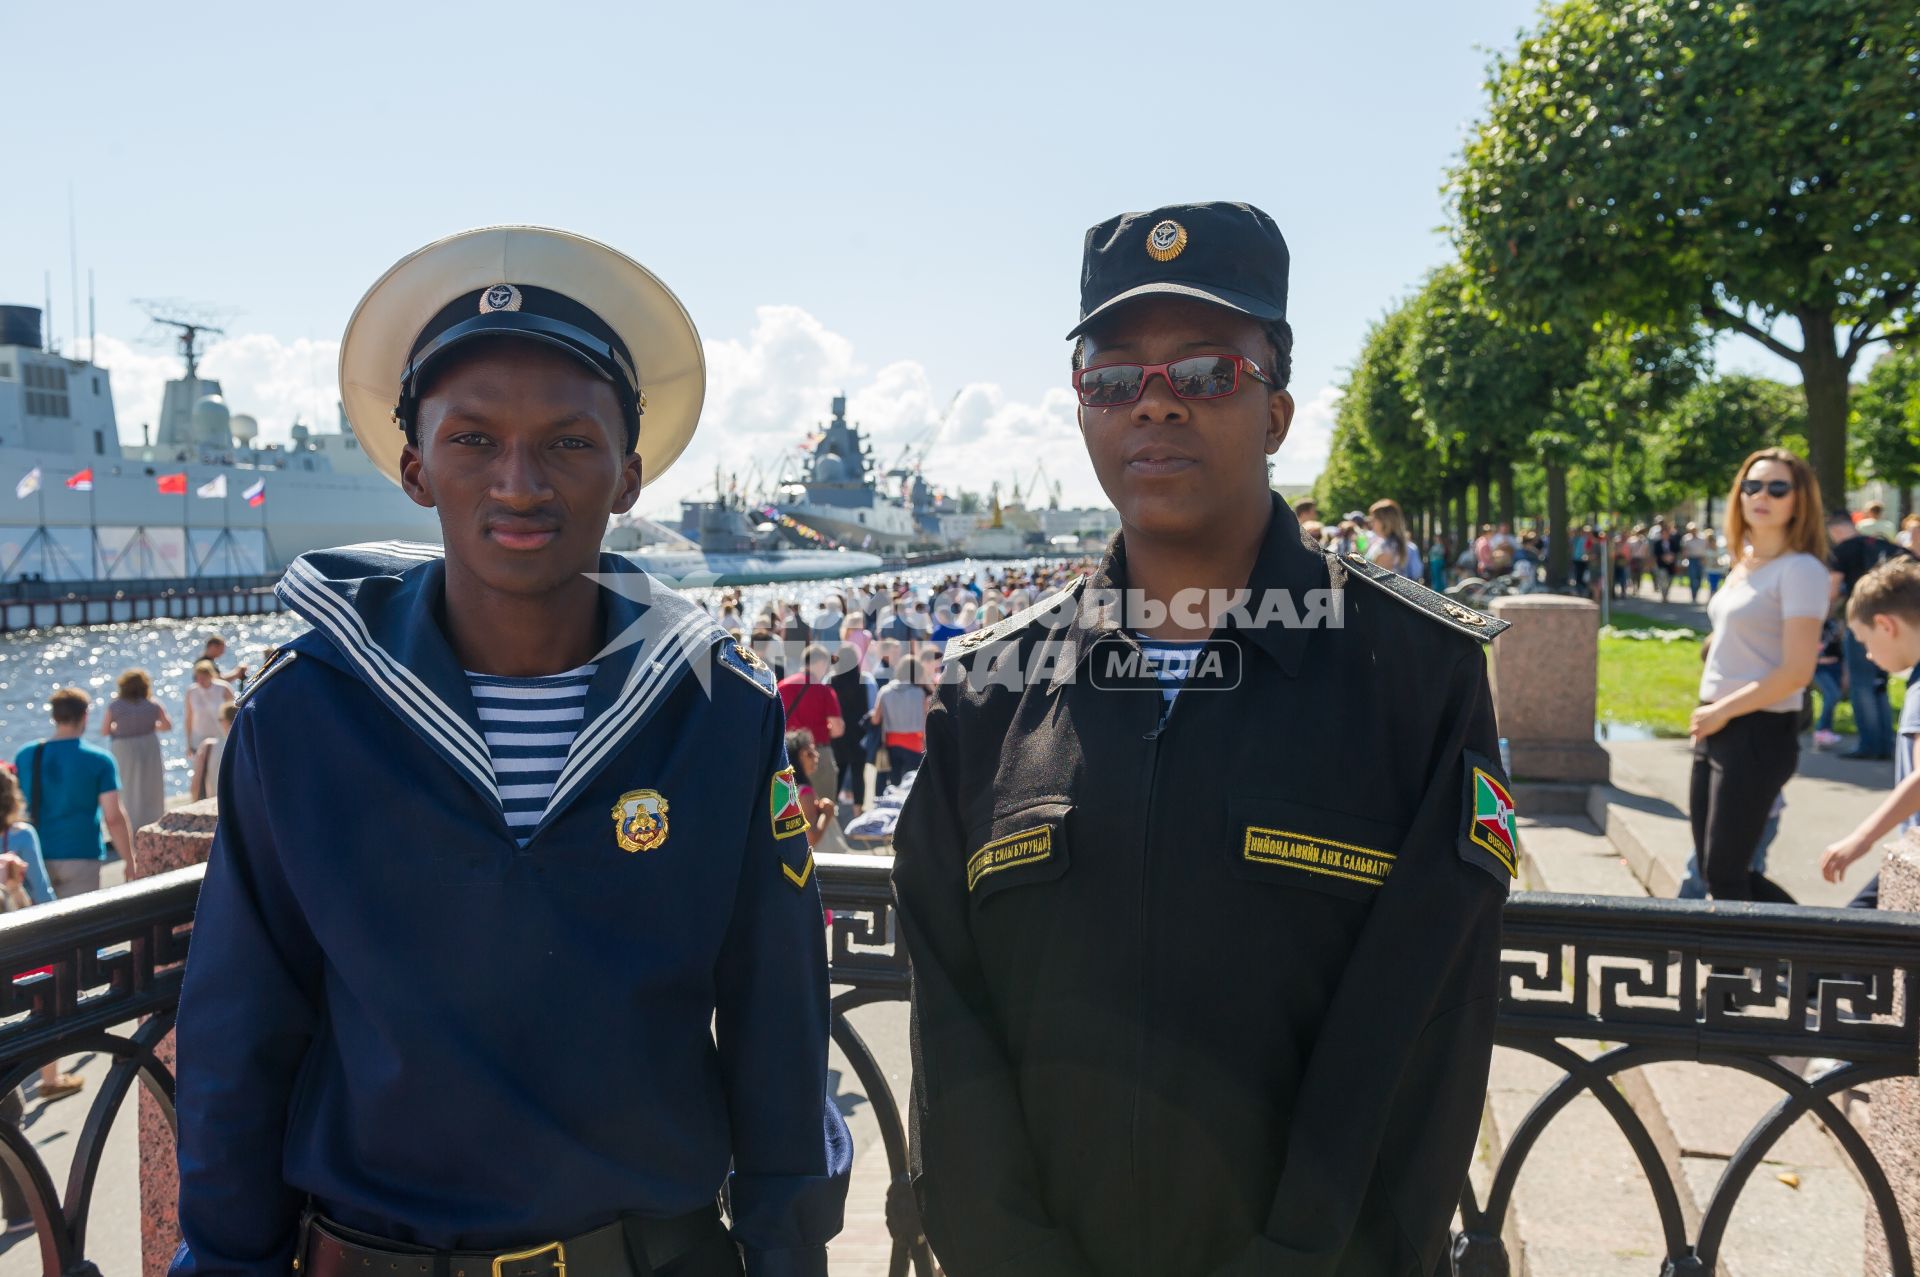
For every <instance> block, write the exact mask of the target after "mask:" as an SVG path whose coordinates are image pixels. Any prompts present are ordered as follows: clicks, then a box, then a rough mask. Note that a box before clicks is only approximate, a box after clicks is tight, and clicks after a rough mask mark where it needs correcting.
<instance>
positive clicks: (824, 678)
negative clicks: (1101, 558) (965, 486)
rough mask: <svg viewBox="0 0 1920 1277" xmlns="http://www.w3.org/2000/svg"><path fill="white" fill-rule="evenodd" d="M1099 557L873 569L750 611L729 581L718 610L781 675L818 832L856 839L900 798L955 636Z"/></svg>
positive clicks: (825, 838) (791, 735)
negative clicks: (967, 569) (913, 576)
mask: <svg viewBox="0 0 1920 1277" xmlns="http://www.w3.org/2000/svg"><path fill="white" fill-rule="evenodd" d="M1091 567H1092V564H1091V563H1090V562H1088V561H1086V560H1079V561H1072V562H1069V561H1059V562H1053V561H1048V562H1038V563H1031V564H1016V565H1009V566H1004V567H999V568H989V569H986V570H983V571H982V572H981V573H979V574H978V575H976V576H973V577H965V576H962V575H960V574H957V573H955V574H949V575H947V576H945V577H943V578H941V579H939V580H937V581H934V582H932V583H929V584H923V585H920V586H915V585H914V584H913V583H911V582H909V581H907V580H906V579H905V578H903V577H896V578H894V579H892V580H891V581H888V580H884V579H880V578H875V579H872V580H869V581H866V582H863V583H860V584H857V585H854V586H852V587H848V588H834V589H832V590H829V591H827V592H826V593H825V594H824V595H823V596H822V597H819V598H817V599H812V600H806V601H803V600H802V599H800V598H796V597H787V598H778V599H774V600H772V601H770V602H768V603H766V604H765V605H763V606H761V607H759V608H758V609H757V610H751V611H750V610H749V609H748V608H747V607H746V605H745V602H744V600H743V597H742V593H741V591H740V590H738V589H727V590H723V591H721V592H720V594H719V595H718V597H717V598H715V599H714V600H713V601H712V602H710V603H709V604H708V608H709V610H710V611H711V612H712V613H713V614H714V616H715V617H716V618H717V619H718V620H719V622H720V624H721V625H722V626H723V627H724V628H725V629H726V630H727V631H728V632H729V633H731V634H732V635H733V636H734V638H735V639H737V640H739V641H740V642H741V643H742V644H744V645H745V646H747V647H748V648H749V649H750V650H751V651H752V652H753V653H754V655H755V656H757V657H758V658H759V659H760V660H762V661H763V662H765V663H766V665H767V666H768V668H769V669H771V670H772V672H773V675H774V678H775V679H776V680H777V682H778V685H779V692H780V701H781V705H782V707H783V708H784V709H785V711H786V721H787V729H788V730H787V754H788V757H789V758H790V759H791V760H792V762H793V765H794V767H795V769H796V772H797V773H798V776H799V778H800V780H801V793H800V806H801V810H802V813H803V814H804V815H806V817H807V818H808V822H809V828H808V838H809V840H810V841H811V842H812V843H813V844H814V845H816V846H818V845H820V844H822V843H825V845H826V849H827V850H847V849H850V847H851V846H853V845H855V844H851V843H849V842H847V827H848V826H849V825H850V824H851V823H852V822H853V821H854V819H855V818H856V817H858V816H859V815H860V814H861V813H862V812H863V811H866V810H867V809H868V808H869V807H870V806H872V805H873V804H875V803H876V802H879V801H882V800H883V799H884V800H885V801H886V802H887V803H888V804H889V806H890V808H891V809H893V810H897V809H898V805H899V802H900V800H901V796H902V794H903V792H904V790H905V788H906V786H907V784H908V783H910V778H911V777H912V775H913V773H914V771H915V770H916V769H917V768H918V767H919V765H920V760H921V757H922V755H923V754H924V753H925V751H926V721H927V707H928V705H929V703H930V702H931V700H932V696H933V688H934V685H935V682H936V680H937V679H938V676H939V668H940V659H941V655H942V653H944V651H945V650H946V645H947V643H948V642H949V641H950V640H952V639H954V638H956V637H958V636H960V635H962V634H970V633H972V632H974V631H975V630H979V629H982V628H984V627H985V626H989V625H992V624H994V623H995V622H996V621H1000V620H1002V619H1004V618H1006V617H1008V616H1012V615H1013V614H1014V613H1016V612H1019V611H1021V610H1023V609H1025V608H1028V607H1031V606H1032V605H1033V604H1035V603H1037V602H1039V601H1040V600H1041V599H1043V598H1045V597H1046V596H1047V595H1049V594H1051V593H1053V592H1054V591H1056V590H1058V589H1060V588H1061V587H1062V586H1064V585H1065V584H1067V582H1069V581H1071V580H1072V579H1073V578H1074V577H1076V576H1080V575H1084V574H1085V573H1086V572H1087V571H1089V570H1090V569H1091ZM869 767H871V768H872V769H873V784H872V787H871V790H870V789H869V786H868V776H867V771H868V768H869ZM889 791H892V795H891V797H886V796H887V795H888V794H889ZM857 836H858V835H857V834H856V837H857Z"/></svg>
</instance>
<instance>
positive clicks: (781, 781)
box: [768, 767, 807, 838]
mask: <svg viewBox="0 0 1920 1277" xmlns="http://www.w3.org/2000/svg"><path fill="white" fill-rule="evenodd" d="M768 806H769V807H770V808H771V809H772V811H773V836H774V837H775V838H791V837H793V836H794V835H795V834H804V833H806V832H807V818H806V816H805V815H804V814H803V813H802V812H801V810H800V782H799V781H798V780H796V779H795V778H794V774H793V768H791V767H782V768H781V769H780V770H779V771H777V772H775V773H774V774H773V792H772V794H771V796H770V797H769V798H768Z"/></svg>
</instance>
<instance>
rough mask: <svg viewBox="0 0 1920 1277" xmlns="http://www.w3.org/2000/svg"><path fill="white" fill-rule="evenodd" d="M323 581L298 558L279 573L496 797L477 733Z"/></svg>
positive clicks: (318, 620) (351, 654) (368, 672)
mask: <svg viewBox="0 0 1920 1277" xmlns="http://www.w3.org/2000/svg"><path fill="white" fill-rule="evenodd" d="M325 581H326V578H324V577H322V576H321V575H320V574H319V573H318V572H317V571H316V570H315V569H313V568H311V567H309V566H308V565H307V564H306V563H304V562H303V561H301V560H299V559H295V560H294V561H293V564H292V565H291V566H290V567H289V568H288V569H287V572H286V575H285V576H283V577H282V578H281V584H282V585H283V586H284V587H285V588H286V590H287V592H288V593H289V594H291V595H292V596H294V598H296V599H297V600H299V601H301V602H304V603H306V604H307V605H308V607H309V608H310V609H311V610H312V612H313V614H314V615H313V619H314V622H315V624H317V625H318V626H319V627H320V628H321V629H322V630H324V631H325V632H326V634H327V636H328V637H329V638H331V639H332V640H333V641H334V643H335V645H336V646H338V647H339V648H340V650H341V652H342V653H344V654H345V655H346V656H347V658H348V659H349V660H351V661H353V662H354V664H356V665H358V666H359V667H360V670H361V672H362V673H363V674H364V675H365V676H366V677H367V679H368V681H369V682H371V683H373V684H374V685H375V686H376V687H378V688H379V689H381V690H383V691H384V692H385V693H386V694H387V698H388V700H389V701H390V702H391V703H392V704H393V706H394V708H395V709H396V710H398V711H399V712H401V713H403V714H406V715H407V716H408V717H410V718H412V719H413V720H414V721H415V722H416V723H418V724H419V725H420V726H421V728H422V729H423V730H424V731H425V732H426V734H427V736H428V738H429V739H430V740H433V741H436V742H437V743H439V744H440V745H441V746H442V747H443V748H444V749H446V751H447V752H448V753H449V754H451V755H452V756H453V758H454V760H455V761H456V762H458V763H459V764H460V765H461V766H463V767H464V768H466V770H467V771H468V772H470V773H471V774H472V775H473V778H474V779H475V780H477V781H479V782H480V788H481V789H482V790H483V791H484V792H486V793H489V794H492V795H493V796H494V800H495V801H496V802H498V801H499V789H498V786H497V785H496V783H495V781H494V776H493V759H492V756H491V755H490V754H489V753H488V751H487V747H486V742H485V741H484V740H482V739H481V737H480V734H479V733H478V732H476V731H475V730H474V729H473V728H472V727H471V726H470V725H468V723H467V722H466V720H465V719H463V718H461V717H460V716H459V715H458V714H456V713H454V712H453V710H452V709H451V708H450V707H449V706H448V705H447V703H446V702H445V701H443V700H441V699H440V697H439V696H438V695H437V694H436V693H435V692H434V691H433V689H432V688H430V687H428V686H427V685H426V683H424V682H423V681H421V679H420V677H419V676H418V675H416V674H415V673H414V672H413V671H412V670H410V669H408V668H407V667H406V666H404V665H402V664H401V663H400V662H399V661H397V660H395V659H394V658H393V657H392V655H391V654H389V653H388V652H387V650H386V649H385V648H383V647H381V646H380V645H379V644H378V643H376V642H374V641H373V635H372V634H371V633H369V632H368V630H367V625H366V621H365V619H364V618H362V617H361V615H360V614H359V613H358V612H356V611H354V610H353V608H352V607H350V606H349V605H348V604H347V603H346V601H345V600H343V599H341V598H340V597H339V596H337V595H336V594H334V593H333V591H332V590H331V589H330V588H329V587H328V586H327V585H326V583H325Z"/></svg>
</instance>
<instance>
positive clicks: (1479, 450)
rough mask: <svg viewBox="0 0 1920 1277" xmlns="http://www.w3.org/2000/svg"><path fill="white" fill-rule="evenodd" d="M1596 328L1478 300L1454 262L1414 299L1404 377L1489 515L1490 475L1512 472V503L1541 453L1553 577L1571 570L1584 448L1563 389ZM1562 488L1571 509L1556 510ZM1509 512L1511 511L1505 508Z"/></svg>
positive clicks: (1441, 446)
mask: <svg viewBox="0 0 1920 1277" xmlns="http://www.w3.org/2000/svg"><path fill="white" fill-rule="evenodd" d="M1585 358H1586V335H1585V334H1584V333H1582V332H1580V331H1578V330H1560V331H1556V330H1554V329H1551V328H1549V327H1545V326H1538V325H1528V324H1522V323H1518V322H1515V321H1514V320H1511V319H1506V318H1502V317H1500V316H1499V315H1497V314H1495V313H1494V312H1492V311H1489V310H1487V309H1486V308H1484V307H1482V306H1480V305H1478V304H1477V303H1476V302H1475V300H1474V297H1473V292H1472V290H1471V289H1470V287H1469V285H1468V280H1467V275H1466V271H1465V270H1464V269H1463V268H1461V267H1459V266H1449V267H1444V268H1442V269H1440V270H1437V271H1435V272H1434V273H1433V274H1432V275H1430V276H1429V277H1428V279H1427V282H1426V285H1425V286H1424V287H1423V288H1422V289H1421V290H1420V292H1419V293H1418V294H1417V295H1416V296H1415V297H1414V298H1413V300H1412V302H1411V303H1410V313H1409V316H1408V321H1407V332H1406V338H1405V344H1404V345H1403V347H1402V349H1401V351H1400V376H1401V378H1402V379H1403V380H1404V382H1405V383H1406V385H1407V387H1408V388H1409V390H1410V392H1411V394H1412V397H1413V400H1414V402H1415V403H1416V404H1417V405H1418V407H1417V410H1416V411H1417V415H1418V418H1419V420H1420V421H1421V423H1422V425H1423V426H1424V427H1425V432H1426V435H1427V438H1428V439H1429V440H1430V441H1431V444H1432V451H1433V453H1434V454H1435V455H1436V456H1437V457H1438V458H1440V460H1441V463H1442V465H1443V466H1444V467H1445V469H1446V471H1447V472H1449V473H1453V474H1459V475H1467V474H1471V475H1473V476H1474V478H1475V481H1476V483H1477V484H1478V485H1479V488H1480V509H1479V511H1478V512H1477V513H1478V515H1479V518H1480V520H1481V521H1482V522H1485V521H1486V519H1487V487H1488V479H1489V476H1491V475H1493V474H1494V473H1496V472H1498V473H1499V474H1500V475H1502V476H1503V482H1502V484H1501V487H1502V489H1503V494H1502V495H1503V504H1504V503H1505V502H1510V501H1511V493H1512V491H1513V479H1512V472H1513V463H1514V461H1515V460H1516V458H1519V457H1526V458H1529V459H1537V460H1539V461H1540V462H1541V463H1542V464H1543V466H1544V467H1545V469H1546V472H1547V491H1548V505H1549V518H1550V519H1551V520H1552V522H1553V527H1552V533H1553V540H1552V546H1551V550H1550V556H1549V567H1548V571H1549V575H1550V576H1551V577H1552V579H1554V580H1559V579H1561V575H1562V574H1563V573H1564V571H1565V568H1566V545H1567V541H1566V534H1567V527H1566V511H1565V508H1564V504H1565V492H1566V486H1565V485H1566V472H1567V467H1568V466H1569V465H1571V464H1572V462H1573V459H1574V456H1575V449H1574V448H1572V447H1571V446H1569V445H1570V440H1569V438H1568V436H1569V434H1570V433H1571V432H1569V431H1568V430H1567V428H1566V427H1567V423H1566V422H1565V421H1564V420H1563V419H1562V418H1561V417H1559V416H1558V415H1557V407H1558V405H1557V401H1556V396H1557V395H1558V394H1559V393H1560V392H1561V390H1562V389H1563V388H1564V387H1566V386H1568V385H1571V384H1573V383H1574V382H1577V381H1578V380H1579V378H1580V377H1581V376H1582V375H1583V374H1584V368H1585ZM1556 493H1558V494H1559V497H1558V500H1559V503H1560V504H1561V506H1562V508H1561V509H1560V511H1559V512H1558V517H1557V518H1556V517H1554V514H1553V513H1552V509H1551V508H1552V506H1553V505H1554V504H1555V500H1556V498H1555V495H1554V494H1556ZM1502 514H1503V517H1508V518H1510V517H1511V511H1510V510H1507V509H1503V511H1502Z"/></svg>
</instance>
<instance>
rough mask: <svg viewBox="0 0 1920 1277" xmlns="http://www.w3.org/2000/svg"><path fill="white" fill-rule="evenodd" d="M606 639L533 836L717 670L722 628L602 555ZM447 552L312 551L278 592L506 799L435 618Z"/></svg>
mask: <svg viewBox="0 0 1920 1277" xmlns="http://www.w3.org/2000/svg"><path fill="white" fill-rule="evenodd" d="M596 579H597V580H598V581H599V583H600V584H601V586H602V588H603V589H604V590H605V595H604V596H603V597H604V600H605V606H606V618H607V628H606V634H607V642H606V645H605V647H604V648H603V649H602V650H601V652H600V653H599V655H598V656H596V657H595V658H594V659H595V661H596V663H597V665H598V668H597V669H596V670H595V672H594V676H593V681H592V682H591V684H589V686H588V689H587V703H586V719H585V722H584V724H583V725H582V727H581V729H580V732H579V735H577V736H576V737H575V738H574V741H573V744H572V746H571V748H570V749H569V750H568V752H567V760H566V763H565V765H564V766H563V767H562V769H561V771H560V774H559V776H558V777H557V779H556V780H555V783H554V788H553V794H552V797H551V798H549V799H548V802H547V806H546V809H545V811H543V812H542V813H541V817H540V822H539V824H537V825H536V826H535V827H534V828H533V829H532V830H530V831H527V832H528V836H529V837H532V836H537V835H538V834H539V832H540V830H542V829H544V828H545V827H546V826H547V825H548V824H549V823H550V822H551V821H552V820H553V819H554V818H555V817H556V816H557V815H559V813H560V812H562V811H563V810H564V809H565V808H566V805H567V804H568V802H570V801H571V800H572V799H573V798H574V797H576V796H577V795H578V794H579V793H580V791H581V790H582V789H583V788H584V787H585V786H586V785H587V784H588V783H589V782H591V781H592V780H593V778H594V777H595V776H596V775H597V774H598V773H599V772H600V771H601V769H602V768H604V767H605V766H606V764H607V763H608V762H610V761H611V760H612V759H613V758H614V757H615V756H616V755H617V754H618V753H619V752H620V750H621V749H622V748H623V747H624V746H625V745H626V744H627V742H629V741H630V740H632V739H633V737H634V736H635V735H636V734H637V733H638V732H639V731H640V729H641V728H642V727H643V726H644V725H645V724H646V722H647V719H648V718H649V716H650V715H651V714H652V713H653V711H654V710H655V709H656V708H657V707H658V706H659V705H660V704H661V703H662V701H663V700H664V698H665V696H666V694H667V693H668V692H669V691H670V690H671V689H672V688H673V687H675V686H677V685H678V684H679V682H680V680H681V679H682V678H684V677H685V676H686V675H688V674H694V675H695V676H696V677H698V678H700V679H702V680H703V682H704V681H705V680H707V679H709V678H710V677H711V663H710V662H711V659H712V657H713V654H714V652H715V649H716V646H717V645H718V644H720V643H722V642H723V641H725V640H726V637H727V635H726V631H725V630H723V629H721V628H720V626H719V624H718V623H717V622H715V621H714V620H713V619H712V618H711V617H709V616H708V615H707V614H706V612H705V611H703V610H702V609H701V608H699V607H698V606H696V605H695V604H693V603H690V602H688V601H687V600H686V599H683V598H681V597H680V596H679V595H677V594H675V593H673V592H672V591H671V590H668V589H667V588H666V587H665V586H662V585H661V584H660V583H659V582H658V581H655V580H654V579H653V578H652V577H651V576H649V575H648V574H647V573H646V572H644V571H642V570H641V569H640V568H638V567H636V566H635V565H634V564H632V563H631V562H629V561H628V560H626V559H624V558H622V557H620V556H619V555H614V554H602V555H601V556H600V571H599V572H598V573H597V574H596ZM445 581H446V563H445V559H444V554H443V551H442V550H441V549H440V547H439V546H434V545H422V544H415V543H409V542H381V543H377V544H371V545H358V546H347V547H343V548H341V549H337V550H316V551H313V552H311V553H308V554H303V555H301V556H300V557H299V558H297V559H295V560H294V562H293V563H292V565H291V566H289V567H288V569H287V571H286V575H285V576H283V577H282V578H281V581H280V584H279V585H278V586H277V587H276V588H275V593H276V594H278V595H279V597H280V601H281V602H282V603H283V604H285V605H286V606H287V607H288V608H290V609H291V610H293V611H294V612H296V613H298V614H299V615H300V616H302V617H303V618H305V619H306V620H307V621H309V622H311V623H312V624H313V627H314V629H315V631H317V632H318V633H319V634H320V635H322V636H324V637H325V639H326V640H327V643H326V645H325V647H324V648H317V647H310V646H309V645H307V644H302V647H303V648H307V649H308V650H310V651H313V652H315V653H316V654H322V655H324V656H326V657H330V658H331V659H330V660H329V663H330V664H333V665H336V666H337V667H339V668H340V669H342V670H345V671H346V672H348V673H350V674H352V675H354V676H355V677H356V678H358V679H359V680H360V681H361V682H362V683H363V684H364V685H365V686H366V687H367V689H368V690H369V691H371V692H372V693H373V694H374V695H375V696H376V697H378V698H379V699H380V700H381V701H382V702H383V703H384V704H385V705H386V706H387V708H388V709H390V710H391V711H392V712H393V714H394V715H395V716H396V717H397V718H399V720H400V721H401V722H402V723H404V724H406V726H407V727H408V728H410V729H411V730H412V731H413V732H414V733H415V734H416V735H417V736H419V737H420V739H421V740H422V741H424V742H425V743H426V744H427V745H428V746H429V747H430V748H432V749H433V750H434V752H436V753H437V754H439V755H440V757H441V758H442V759H444V760H445V761H446V762H447V764H448V765H449V766H451V767H452V768H453V769H454V771H455V772H456V773H457V774H458V775H459V776H460V777H461V778H462V779H463V780H465V781H466V782H467V783H468V784H469V785H471V786H472V787H473V788H474V789H475V790H477V791H478V792H479V793H480V794H481V795H482V796H484V797H485V798H487V799H488V801H490V802H491V803H492V804H493V805H494V807H495V809H496V810H499V809H500V807H501V802H500V790H499V786H498V783H497V781H496V779H495V777H494V772H493V761H492V756H491V754H490V753H489V752H488V749H487V742H486V736H485V733H484V731H483V730H482V728H481V725H480V718H479V714H478V713H477V712H476V710H475V708H474V703H473V695H472V692H471V690H470V689H469V687H468V683H467V677H466V673H465V671H463V670H462V669H461V668H460V663H459V661H458V660H457V659H456V658H455V657H454V654H453V650H452V648H451V647H450V646H449V645H448V644H447V640H446V635H445V633H444V632H443V631H442V629H441V627H440V621H439V611H440V606H441V598H442V596H443V594H444V590H445Z"/></svg>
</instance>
